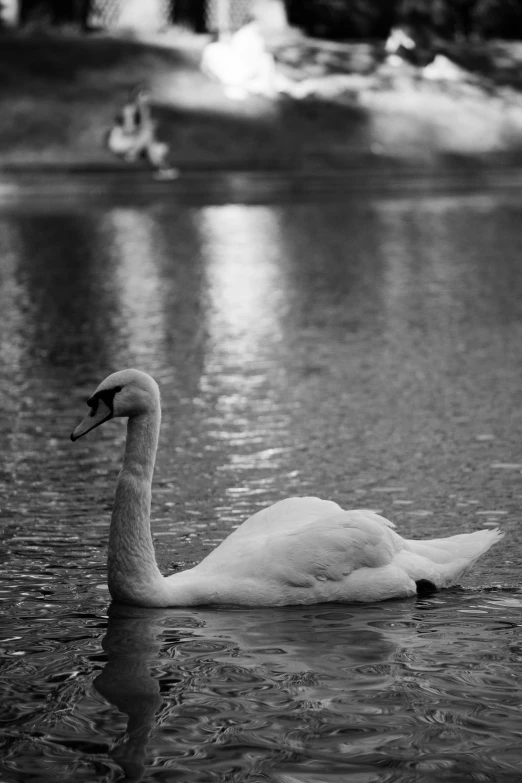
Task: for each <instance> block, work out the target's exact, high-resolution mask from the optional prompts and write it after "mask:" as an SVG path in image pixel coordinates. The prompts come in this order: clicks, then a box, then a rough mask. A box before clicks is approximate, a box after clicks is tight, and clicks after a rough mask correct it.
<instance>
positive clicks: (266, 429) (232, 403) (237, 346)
mask: <svg viewBox="0 0 522 783" xmlns="http://www.w3.org/2000/svg"><path fill="white" fill-rule="evenodd" d="M198 228H199V231H200V235H201V248H202V255H203V260H204V262H205V272H206V278H207V286H208V299H209V305H208V320H207V328H208V335H209V340H208V352H207V357H206V360H205V368H204V374H203V377H202V379H201V390H202V392H203V394H204V395H208V396H210V397H211V398H214V400H215V408H214V410H215V414H216V415H214V416H210V417H209V418H208V419H207V422H208V425H209V428H210V432H211V434H212V437H213V438H214V439H215V440H216V442H217V448H216V451H217V452H218V453H220V452H222V451H223V449H222V445H221V446H220V445H219V444H220V443H221V444H222V442H223V441H226V442H227V449H226V453H227V463H226V464H225V465H223V466H221V467H220V468H218V469H219V470H225V471H229V472H230V473H231V474H232V477H233V480H234V481H235V483H236V486H231V487H229V488H228V490H227V495H228V496H229V497H231V498H232V499H233V512H232V511H231V510H229V509H226V510H223V511H222V512H221V516H222V519H226V518H227V515H228V519H230V521H236V520H237V521H242V519H243V518H244V505H245V503H246V505H247V506H248V508H249V509H251V508H252V504H253V503H254V504H259V505H261V506H263V505H266V502H267V501H266V498H267V497H269V495H267V493H269V492H270V487H271V486H272V484H274V483H276V481H277V480H278V476H279V474H278V471H280V470H281V467H282V466H283V465H284V464H285V456H284V455H285V452H286V451H287V448H288V432H289V429H290V427H289V416H288V411H287V410H285V408H284V406H282V405H281V388H283V389H286V388H287V383H286V372H285V367H284V361H285V350H284V344H283V336H284V335H283V319H284V315H285V313H286V309H287V300H288V292H287V287H286V277H285V268H284V261H283V259H284V250H282V248H284V238H283V236H282V232H281V228H280V224H279V222H278V218H277V214H276V213H275V212H274V211H273V210H271V209H270V208H268V207H244V206H235V205H234V206H232V205H228V206H225V207H209V208H206V209H205V210H203V211H202V213H201V215H200V222H199V224H198ZM245 484H246V485H247V486H246V487H245ZM254 487H255V488H254ZM245 493H248V494H249V495H254V494H255V495H256V500H255V501H253V500H252V498H250V499H249V500H248V501H244V500H241V498H242V496H243V495H244V494H245ZM270 499H272V498H270Z"/></svg>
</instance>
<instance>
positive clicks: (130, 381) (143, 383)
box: [71, 370, 159, 440]
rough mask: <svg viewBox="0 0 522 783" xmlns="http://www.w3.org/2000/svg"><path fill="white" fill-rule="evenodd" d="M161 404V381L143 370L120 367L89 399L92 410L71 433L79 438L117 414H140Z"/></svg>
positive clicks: (76, 438) (74, 438) (72, 438)
mask: <svg viewBox="0 0 522 783" xmlns="http://www.w3.org/2000/svg"><path fill="white" fill-rule="evenodd" d="M158 403H159V389H158V384H157V383H156V381H155V380H154V378H151V377H150V375H147V373H145V372H141V371H140V370H119V371H118V372H113V373H112V375H108V376H107V378H105V380H104V381H102V382H101V383H100V385H99V386H98V388H97V389H96V391H95V392H94V394H93V395H92V397H89V399H88V400H87V405H88V406H89V408H90V409H91V410H90V412H89V413H88V414H87V416H86V417H85V419H84V420H83V421H82V422H81V424H79V425H78V426H77V427H76V429H75V430H74V432H73V433H72V435H71V440H78V438H81V437H82V435H86V434H87V433H88V432H90V431H91V430H93V429H94V428H95V427H98V426H99V425H100V424H103V422H104V421H108V420H109V419H114V418H115V417H117V416H139V415H140V413H146V412H147V411H150V410H153V409H154V408H155V407H156V406H157V405H158Z"/></svg>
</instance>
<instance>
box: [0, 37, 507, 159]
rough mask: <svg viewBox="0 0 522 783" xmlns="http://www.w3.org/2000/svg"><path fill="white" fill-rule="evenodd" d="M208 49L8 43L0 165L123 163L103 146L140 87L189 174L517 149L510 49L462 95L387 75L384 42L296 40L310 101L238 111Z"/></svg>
mask: <svg viewBox="0 0 522 783" xmlns="http://www.w3.org/2000/svg"><path fill="white" fill-rule="evenodd" d="M204 43H205V41H204V39H201V38H196V37H188V36H185V37H184V36H177V37H176V36H174V35H171V36H170V37H168V38H165V39H164V40H158V41H155V42H153V43H145V42H138V41H133V40H128V39H121V38H118V39H111V38H109V37H103V36H92V37H80V36H75V35H55V36H53V37H49V36H47V35H42V34H40V35H32V36H30V37H29V36H27V37H16V36H12V35H6V34H4V35H3V36H2V38H1V40H0V112H1V114H2V122H1V123H0V165H2V164H4V165H6V164H15V165H16V164H27V163H30V164H38V163H47V164H54V163H57V164H60V163H69V164H73V163H80V164H92V165H106V164H115V163H116V164H118V161H117V160H116V159H114V158H113V157H112V155H111V154H110V153H109V152H108V151H107V150H106V149H105V148H104V144H103V138H104V134H105V132H106V130H107V129H108V127H109V126H110V124H111V122H112V120H113V118H114V115H115V113H116V110H117V109H118V107H119V105H121V103H122V102H123V101H124V100H125V98H126V97H127V94H128V91H129V89H130V88H131V87H133V86H135V85H136V84H137V83H141V84H145V85H147V86H148V87H149V89H150V90H151V92H152V95H153V103H154V112H155V114H156V117H157V118H158V120H159V127H160V134H159V135H160V137H161V138H162V139H164V140H165V141H168V142H169V144H170V146H171V151H172V155H171V157H172V162H173V163H174V164H176V165H179V166H180V167H211V168H219V167H246V168H265V167H271V168H299V169H302V168H315V167H338V166H342V165H343V164H346V163H347V162H348V161H351V160H353V159H354V157H355V158H360V157H361V156H363V157H364V156H366V155H367V156H375V155H386V156H390V157H398V158H408V159H414V160H417V159H426V158H432V157H433V156H436V155H438V154H439V153H440V152H443V153H445V152H451V153H457V154H472V155H474V154H484V153H491V152H503V151H517V152H518V151H519V150H520V149H522V102H521V100H520V92H519V87H520V85H519V84H518V83H517V81H516V74H517V73H518V74H519V73H520V69H519V68H518V70H517V67H511V66H514V65H515V66H519V65H520V62H521V61H522V54H520V60H519V61H517V57H518V52H516V53H514V49H513V48H511V49H509V50H506V52H507V53H506V55H505V57H504V69H503V70H502V67H501V66H500V64H499V65H495V64H494V67H493V68H491V66H490V72H487V69H486V70H485V69H484V66H483V63H484V58H483V57H482V59H481V58H480V57H476V58H475V59H476V61H477V63H478V65H477V67H476V68H475V73H474V74H473V78H472V79H471V80H467V81H466V83H465V84H459V85H456V84H439V83H437V84H435V83H428V82H425V81H423V80H422V79H421V80H419V78H418V73H414V72H413V71H412V70H411V69H408V68H405V69H399V70H397V69H395V70H394V69H391V70H390V69H389V68H388V69H387V68H386V67H385V66H382V65H379V58H380V59H382V45H381V44H380V45H375V46H372V45H369V44H367V45H363V44H359V45H352V46H350V45H345V46H334V45H329V44H327V43H323V44H321V43H310V42H308V43H307V42H306V41H304V40H299V39H296V41H294V42H293V43H291V44H290V45H287V46H283V47H281V48H280V49H279V50H277V51H276V55H277V58H278V61H279V64H280V68H281V69H282V70H283V71H284V72H285V73H286V74H287V75H289V76H290V77H292V78H293V79H295V80H296V82H303V80H306V81H307V84H309V85H310V89H309V91H308V94H307V97H306V98H305V99H303V100H294V99H291V98H287V97H286V98H285V97H282V98H280V99H278V100H276V101H270V100H268V99H265V98H261V97H251V98H249V99H247V100H245V101H241V102H237V101H232V100H230V99H228V98H227V97H226V96H225V94H224V92H223V90H222V88H221V86H220V85H218V84H215V83H214V82H212V81H211V80H210V79H208V78H207V77H206V76H204V75H203V74H202V73H201V71H200V69H199V61H200V56H201V51H202V47H203V45H204ZM160 44H163V45H160ZM488 62H490V63H491V62H493V61H492V59H491V58H490V59H489V60H488ZM499 63H500V60H499ZM481 68H482V70H481ZM122 165H128V164H122Z"/></svg>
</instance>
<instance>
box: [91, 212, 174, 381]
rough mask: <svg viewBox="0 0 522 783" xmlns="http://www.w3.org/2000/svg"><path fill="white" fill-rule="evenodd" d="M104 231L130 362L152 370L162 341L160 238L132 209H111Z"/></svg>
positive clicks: (143, 215)
mask: <svg viewBox="0 0 522 783" xmlns="http://www.w3.org/2000/svg"><path fill="white" fill-rule="evenodd" d="M105 230H106V231H107V233H108V234H109V242H110V244H111V245H112V247H111V251H112V254H113V255H114V257H115V260H116V265H115V267H116V269H115V271H116V276H117V277H116V279H117V291H118V295H119V298H120V312H121V314H122V315H123V319H124V324H123V327H122V331H123V334H124V336H125V338H126V342H127V346H128V351H129V353H130V357H131V360H132V361H133V362H134V363H135V364H136V365H137V366H138V367H141V368H142V369H147V368H148V369H149V370H150V371H153V368H154V364H152V365H151V362H154V357H155V356H156V357H157V355H158V352H159V348H160V346H161V344H162V341H163V335H164V329H163V317H164V307H163V297H162V288H161V281H160V277H159V274H158V268H157V263H156V262H157V257H158V253H161V252H162V249H163V246H162V237H161V235H160V232H159V230H158V227H157V224H156V223H155V222H154V220H153V219H152V218H151V217H150V216H149V215H147V214H146V213H144V212H142V211H138V210H135V209H114V210H112V211H111V212H110V213H109V215H108V216H107V221H106V225H105Z"/></svg>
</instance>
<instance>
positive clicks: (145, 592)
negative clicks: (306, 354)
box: [71, 370, 503, 606]
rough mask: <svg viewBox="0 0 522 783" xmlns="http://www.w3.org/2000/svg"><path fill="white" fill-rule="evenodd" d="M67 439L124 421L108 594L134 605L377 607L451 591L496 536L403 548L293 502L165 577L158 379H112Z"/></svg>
mask: <svg viewBox="0 0 522 783" xmlns="http://www.w3.org/2000/svg"><path fill="white" fill-rule="evenodd" d="M88 405H89V406H90V408H91V410H90V413H89V414H88V415H87V416H86V417H85V419H84V420H83V421H82V422H81V424H79V426H78V427H76V429H75V430H74V432H73V434H72V435H71V439H72V440H77V439H78V438H80V437H81V436H82V435H85V434H86V433H87V432H89V431H90V430H92V429H93V428H94V427H97V426H98V425H99V424H102V423H103V422H104V421H107V420H108V419H111V418H113V417H115V416H128V417H129V421H128V425H127V442H126V446H125V456H124V459H123V467H122V470H121V472H120V474H119V477H118V482H117V486H116V496H115V500H114V508H113V512H112V520H111V526H110V534H109V556H108V583H109V590H110V593H111V596H112V597H113V598H114V599H115V600H118V601H122V602H124V603H128V604H137V605H140V606H193V605H198V604H243V605H249V606H284V605H286V604H316V603H323V602H325V601H344V602H353V601H359V602H361V601H366V602H369V601H381V600H383V599H387V598H403V597H407V596H412V595H415V593H416V592H417V586H418V585H420V586H423V585H424V584H425V583H429V585H430V586H431V587H434V588H441V587H448V586H449V585H451V584H454V583H455V581H456V580H457V579H459V578H460V577H461V576H462V575H463V574H464V573H465V572H466V571H467V570H468V569H469V568H470V567H471V566H472V565H473V563H474V562H475V560H476V559H477V558H478V557H480V555H482V554H484V552H486V551H487V550H488V549H489V548H490V547H491V546H492V545H493V544H494V543H495V542H497V541H498V540H499V539H500V538H502V536H503V533H501V532H500V531H499V530H479V531H477V532H475V533H462V534H461V535H456V536H451V537H450V538H439V539H434V540H427V541H409V540H406V539H403V538H401V537H400V536H399V535H398V534H397V533H395V532H394V530H393V529H392V528H393V527H394V526H393V524H392V523H391V522H389V521H388V520H387V519H384V518H383V517H381V516H379V515H378V514H374V513H372V512H370V511H343V510H342V509H341V508H340V506H338V505H337V503H333V502H332V501H329V500H319V498H314V497H307V498H289V499H288V500H282V501H280V502H279V503H275V504H274V505H273V506H270V507H269V508H266V509H264V510H263V511H259V512H258V513H257V514H254V516H252V517H250V519H247V520H246V522H244V523H243V524H242V525H241V526H240V527H239V528H238V529H237V530H235V531H234V532H233V533H232V534H231V535H230V536H228V538H226V539H225V540H224V541H223V542H222V543H221V544H219V546H218V547H217V548H216V549H215V550H214V551H213V552H211V553H210V554H209V555H207V557H205V559H204V560H202V562H201V563H199V565H197V566H195V567H194V568H191V569H188V570H187V571H183V572H179V573H176V574H172V575H171V576H168V577H164V576H162V574H161V573H160V571H159V569H158V566H157V564H156V558H155V555H154V547H153V544H152V536H151V531H150V501H151V484H152V473H153V470H154V462H155V458H156V449H157V444H158V435H159V428H160V418H161V409H160V395H159V389H158V386H157V384H156V382H155V381H154V380H153V379H152V378H151V377H150V376H149V375H147V374H146V373H143V372H140V371H139V370H121V371H120V372H116V373H113V374H112V375H109V376H108V377H107V378H106V379H105V380H104V381H103V382H102V383H101V384H100V385H99V386H98V388H97V389H96V391H95V393H94V394H93V396H92V397H91V398H90V399H89V400H88Z"/></svg>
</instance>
